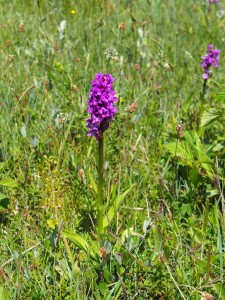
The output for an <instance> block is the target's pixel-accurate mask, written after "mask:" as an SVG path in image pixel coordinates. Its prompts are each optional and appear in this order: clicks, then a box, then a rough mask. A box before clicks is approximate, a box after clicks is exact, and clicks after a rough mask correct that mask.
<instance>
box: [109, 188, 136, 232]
mask: <svg viewBox="0 0 225 300" xmlns="http://www.w3.org/2000/svg"><path fill="white" fill-rule="evenodd" d="M133 187H134V184H133V185H132V186H131V187H129V188H128V189H127V190H126V191H125V192H124V193H123V194H121V195H119V196H118V197H117V198H116V199H115V200H114V203H113V205H112V206H111V207H110V209H109V210H108V213H107V215H106V216H105V218H104V219H103V228H105V227H107V226H108V225H109V223H110V222H111V221H112V220H113V218H114V217H115V215H116V212H117V211H118V208H119V206H120V204H121V202H122V201H123V199H124V198H125V197H126V195H127V194H128V193H129V192H130V190H131V189H132V188H133Z"/></svg>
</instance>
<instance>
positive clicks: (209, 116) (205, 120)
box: [200, 108, 222, 127]
mask: <svg viewBox="0 0 225 300" xmlns="http://www.w3.org/2000/svg"><path fill="white" fill-rule="evenodd" d="M221 116H222V114H221V112H219V111H218V110H217V109H215V108H209V109H208V110H205V111H204V112H203V115H202V117H201V122H200V126H201V127H203V126H207V125H209V124H211V123H212V122H214V121H216V120H217V119H218V118H219V117H221Z"/></svg>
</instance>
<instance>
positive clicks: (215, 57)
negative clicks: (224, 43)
mask: <svg viewBox="0 0 225 300" xmlns="http://www.w3.org/2000/svg"><path fill="white" fill-rule="evenodd" d="M220 52H221V50H219V49H217V48H216V49H214V50H213V45H212V44H209V45H208V53H207V54H206V55H204V56H202V57H201V58H202V63H201V66H202V67H203V69H204V74H203V75H202V78H203V79H204V80H207V79H208V78H209V77H210V76H211V74H212V70H210V67H211V66H212V65H213V67H214V68H218V62H219V53H220Z"/></svg>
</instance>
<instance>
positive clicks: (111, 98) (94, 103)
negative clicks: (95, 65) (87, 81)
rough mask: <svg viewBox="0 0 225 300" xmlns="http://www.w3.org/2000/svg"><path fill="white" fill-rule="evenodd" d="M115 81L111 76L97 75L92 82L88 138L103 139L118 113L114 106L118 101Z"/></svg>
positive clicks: (89, 101)
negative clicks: (104, 133) (114, 86)
mask: <svg viewBox="0 0 225 300" xmlns="http://www.w3.org/2000/svg"><path fill="white" fill-rule="evenodd" d="M114 80H115V79H114V78H113V77H112V75H111V74H102V73H99V74H95V78H94V80H93V81H92V82H91V85H92V88H91V91H90V95H89V100H88V112H89V113H90V118H89V119H87V127H88V128H89V131H88V134H87V135H88V136H94V137H96V138H97V139H101V138H102V135H103V132H104V131H105V130H106V129H107V128H108V127H109V122H110V121H112V119H113V118H114V115H115V113H116V112H117V109H116V107H115V106H114V103H115V102H116V101H117V100H118V99H117V98H116V97H115V93H116V92H115V91H114V89H113V81H114Z"/></svg>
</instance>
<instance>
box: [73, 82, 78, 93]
mask: <svg viewBox="0 0 225 300" xmlns="http://www.w3.org/2000/svg"><path fill="white" fill-rule="evenodd" d="M73 91H74V93H75V94H76V93H77V92H78V87H77V86H76V84H74V85H73Z"/></svg>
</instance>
